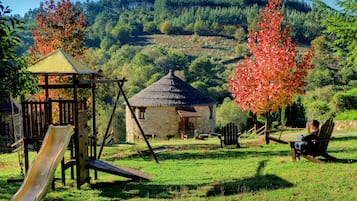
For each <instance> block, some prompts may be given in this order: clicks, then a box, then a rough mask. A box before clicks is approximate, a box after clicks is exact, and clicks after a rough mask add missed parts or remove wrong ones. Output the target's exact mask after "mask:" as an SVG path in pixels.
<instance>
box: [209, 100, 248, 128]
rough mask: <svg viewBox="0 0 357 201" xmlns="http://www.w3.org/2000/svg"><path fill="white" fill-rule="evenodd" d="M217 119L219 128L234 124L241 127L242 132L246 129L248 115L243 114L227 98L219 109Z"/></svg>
mask: <svg viewBox="0 0 357 201" xmlns="http://www.w3.org/2000/svg"><path fill="white" fill-rule="evenodd" d="M216 118H217V127H218V128H220V127H223V126H225V125H226V124H228V123H230V122H233V123H235V124H236V125H239V128H240V130H241V131H243V130H244V129H245V127H246V125H247V119H248V117H247V114H246V113H245V112H243V111H242V110H241V109H240V108H239V107H238V106H237V104H235V103H234V101H233V100H231V99H230V98H225V99H224V101H223V103H222V104H221V105H220V106H218V107H217V115H216Z"/></svg>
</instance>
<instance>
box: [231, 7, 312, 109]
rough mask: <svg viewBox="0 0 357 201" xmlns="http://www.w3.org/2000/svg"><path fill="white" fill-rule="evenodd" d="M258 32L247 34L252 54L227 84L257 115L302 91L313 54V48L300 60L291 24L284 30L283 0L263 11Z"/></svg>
mask: <svg viewBox="0 0 357 201" xmlns="http://www.w3.org/2000/svg"><path fill="white" fill-rule="evenodd" d="M260 16H261V19H262V20H261V21H260V22H259V23H258V31H257V32H253V31H250V32H249V34H248V44H247V48H248V50H249V52H250V53H251V54H252V56H251V57H248V56H245V58H244V61H243V62H239V63H238V67H237V69H236V70H235V72H234V75H233V76H232V77H231V78H230V79H229V83H228V87H229V89H230V90H231V92H232V94H233V96H234V97H235V102H236V103H237V104H238V105H239V106H240V108H241V109H243V110H251V111H252V112H254V113H255V114H266V113H267V112H274V111H276V110H277V109H279V108H282V107H286V106H287V105H289V104H290V103H291V102H292V97H293V95H294V94H296V93H302V92H303V87H304V86H305V85H306V83H305V81H304V78H305V76H306V75H307V71H308V69H311V68H312V65H311V64H310V60H311V57H312V56H313V53H312V52H313V51H312V48H311V49H310V50H309V51H308V52H307V53H306V54H305V55H304V56H303V57H302V58H301V61H300V62H297V61H296V60H297V49H296V47H297V42H292V40H291V38H290V37H288V34H289V32H290V29H289V26H287V27H285V29H283V30H282V28H281V25H282V22H283V13H282V11H281V6H280V0H269V1H268V4H267V6H266V7H265V9H261V10H260Z"/></svg>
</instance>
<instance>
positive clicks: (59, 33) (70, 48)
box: [30, 0, 87, 100]
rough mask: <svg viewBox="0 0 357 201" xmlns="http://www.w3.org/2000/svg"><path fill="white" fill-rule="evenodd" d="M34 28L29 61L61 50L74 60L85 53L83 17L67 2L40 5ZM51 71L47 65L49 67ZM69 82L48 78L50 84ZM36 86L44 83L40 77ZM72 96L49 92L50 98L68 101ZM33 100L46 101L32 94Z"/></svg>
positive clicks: (41, 96)
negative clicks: (32, 45) (66, 99)
mask: <svg viewBox="0 0 357 201" xmlns="http://www.w3.org/2000/svg"><path fill="white" fill-rule="evenodd" d="M36 21H37V24H36V26H37V28H36V29H35V30H32V36H33V39H34V47H31V48H30V51H31V52H32V62H35V61H36V60H37V59H38V57H41V56H46V55H47V54H49V53H51V52H52V51H54V50H56V49H62V50H63V51H65V52H66V53H68V54H71V55H72V56H74V57H77V58H80V57H81V56H82V55H83V54H84V52H85V48H84V42H85V27H86V26H87V24H86V22H85V16H84V14H83V12H81V11H80V10H79V9H77V8H76V6H75V5H73V4H72V3H71V2H70V0H60V1H58V2H57V3H55V0H49V1H48V0H46V1H45V2H44V3H41V4H40V11H39V12H38V14H37V16H36ZM49 68H50V66H49ZM66 80H68V78H66V77H65V76H62V77H61V78H57V77H53V76H51V77H49V82H50V83H52V84H54V83H58V82H63V81H66ZM39 84H44V80H42V79H41V78H39ZM69 94H71V93H70V92H68V93H67V92H66V91H65V90H54V89H52V90H49V97H50V98H67V97H69V96H70V95H69ZM34 98H35V99H36V100H45V92H44V90H41V92H40V94H38V95H35V97H34Z"/></svg>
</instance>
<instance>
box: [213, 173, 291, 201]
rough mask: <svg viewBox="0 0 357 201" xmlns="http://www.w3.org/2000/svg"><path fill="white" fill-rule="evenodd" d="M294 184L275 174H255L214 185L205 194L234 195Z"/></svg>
mask: <svg viewBox="0 0 357 201" xmlns="http://www.w3.org/2000/svg"><path fill="white" fill-rule="evenodd" d="M293 186H294V185H293V184H292V183H290V182H288V181H286V180H284V179H282V178H280V177H278V176H276V175H269V174H268V175H256V176H254V177H249V178H243V179H237V180H234V181H230V182H225V183H222V184H217V185H215V186H214V187H213V188H212V189H211V190H209V191H208V192H207V196H209V197H211V196H223V195H236V194H241V193H247V192H256V191H260V190H276V189H281V188H289V187H293Z"/></svg>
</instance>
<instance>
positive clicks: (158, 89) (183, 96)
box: [129, 71, 216, 107]
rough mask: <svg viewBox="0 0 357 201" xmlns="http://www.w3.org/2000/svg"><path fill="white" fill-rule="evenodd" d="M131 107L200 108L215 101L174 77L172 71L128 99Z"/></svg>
mask: <svg viewBox="0 0 357 201" xmlns="http://www.w3.org/2000/svg"><path fill="white" fill-rule="evenodd" d="M129 102H130V105H131V106H142V107H147V106H176V107H185V106H201V105H213V104H216V101H215V100H213V99H212V98H210V97H209V96H207V95H204V94H203V93H201V92H200V91H199V90H197V89H195V88H193V87H192V86H191V85H189V84H188V83H186V82H184V81H183V80H181V79H180V78H178V77H176V76H175V74H174V71H170V72H169V73H168V74H167V75H166V76H164V77H162V78H161V79H160V80H158V81H156V82H155V83H153V84H152V85H150V86H149V87H147V88H145V89H143V90H142V91H140V92H139V93H137V94H136V95H134V96H133V97H131V98H130V99H129Z"/></svg>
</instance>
